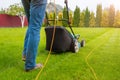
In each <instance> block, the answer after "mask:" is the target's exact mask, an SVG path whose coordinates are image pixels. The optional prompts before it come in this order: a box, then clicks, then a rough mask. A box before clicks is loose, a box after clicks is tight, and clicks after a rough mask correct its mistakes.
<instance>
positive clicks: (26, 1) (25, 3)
mask: <svg viewBox="0 0 120 80" xmlns="http://www.w3.org/2000/svg"><path fill="white" fill-rule="evenodd" d="M22 4H23V7H24V9H25V13H26V16H27V20H28V23H29V17H30V1H29V0H22ZM28 36H29V30H28V29H27V31H26V35H25V40H24V49H23V55H24V56H26V48H27V43H28Z"/></svg>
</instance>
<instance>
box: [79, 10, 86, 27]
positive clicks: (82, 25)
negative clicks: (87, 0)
mask: <svg viewBox="0 0 120 80" xmlns="http://www.w3.org/2000/svg"><path fill="white" fill-rule="evenodd" d="M84 16H85V11H82V12H81V13H80V23H79V25H80V27H84Z"/></svg>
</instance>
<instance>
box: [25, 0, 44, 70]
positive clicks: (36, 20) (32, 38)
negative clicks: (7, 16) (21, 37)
mask: <svg viewBox="0 0 120 80" xmlns="http://www.w3.org/2000/svg"><path fill="white" fill-rule="evenodd" d="M36 1H38V0H36ZM39 1H40V2H41V0H39ZM33 2H34V1H33ZM33 2H31V4H30V20H29V27H28V28H29V38H28V45H27V52H26V62H25V70H30V69H33V68H35V66H36V61H35V59H36V54H37V48H38V44H39V40H40V29H41V25H42V21H43V18H44V14H45V8H46V3H44V4H41V3H38V2H37V3H36V4H35V2H34V3H33Z"/></svg>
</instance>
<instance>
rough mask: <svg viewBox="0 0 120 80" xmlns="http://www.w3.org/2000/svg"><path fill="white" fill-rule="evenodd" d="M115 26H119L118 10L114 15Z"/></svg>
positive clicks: (119, 16)
mask: <svg viewBox="0 0 120 80" xmlns="http://www.w3.org/2000/svg"><path fill="white" fill-rule="evenodd" d="M114 26H115V27H120V11H119V10H118V11H117V12H116V15H115V23H114Z"/></svg>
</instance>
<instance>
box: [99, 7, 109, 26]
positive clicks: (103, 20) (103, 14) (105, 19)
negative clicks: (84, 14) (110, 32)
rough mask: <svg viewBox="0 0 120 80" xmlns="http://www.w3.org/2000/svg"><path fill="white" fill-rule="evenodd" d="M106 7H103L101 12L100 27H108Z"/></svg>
mask: <svg viewBox="0 0 120 80" xmlns="http://www.w3.org/2000/svg"><path fill="white" fill-rule="evenodd" d="M108 22H109V21H108V9H107V8H106V9H104V10H103V12H102V21H101V26H102V27H108V26H109V25H108Z"/></svg>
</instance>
